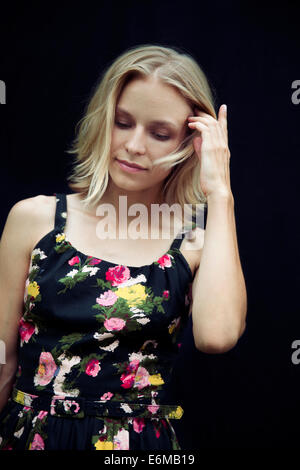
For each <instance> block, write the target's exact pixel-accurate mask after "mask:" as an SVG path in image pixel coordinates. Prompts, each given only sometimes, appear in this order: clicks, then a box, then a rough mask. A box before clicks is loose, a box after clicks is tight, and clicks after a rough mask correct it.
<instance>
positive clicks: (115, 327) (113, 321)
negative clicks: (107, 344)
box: [104, 317, 126, 331]
mask: <svg viewBox="0 0 300 470" xmlns="http://www.w3.org/2000/svg"><path fill="white" fill-rule="evenodd" d="M125 325H126V322H125V321H124V320H122V318H115V317H112V318H108V319H107V320H105V322H104V326H105V328H106V329H107V330H108V331H120V330H123V328H124V326H125Z"/></svg>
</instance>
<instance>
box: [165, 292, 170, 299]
mask: <svg viewBox="0 0 300 470" xmlns="http://www.w3.org/2000/svg"><path fill="white" fill-rule="evenodd" d="M169 293H170V291H168V290H164V291H163V297H164V298H165V299H168V298H169Z"/></svg>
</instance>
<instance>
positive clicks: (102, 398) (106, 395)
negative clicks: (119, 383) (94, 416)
mask: <svg viewBox="0 0 300 470" xmlns="http://www.w3.org/2000/svg"><path fill="white" fill-rule="evenodd" d="M113 395H114V394H113V393H110V392H106V393H104V394H103V395H102V397H101V398H100V400H102V401H108V400H110V399H111V397H113Z"/></svg>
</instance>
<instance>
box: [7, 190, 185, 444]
mask: <svg viewBox="0 0 300 470" xmlns="http://www.w3.org/2000/svg"><path fill="white" fill-rule="evenodd" d="M54 196H55V197H56V213H55V227H54V229H53V230H52V231H50V232H49V233H47V234H46V235H45V236H44V237H43V238H42V239H41V240H40V241H39V242H38V243H37V244H36V246H35V248H34V249H33V251H32V256H31V263H30V267H29V273H28V277H27V280H26V285H25V292H24V309H23V315H22V317H21V319H20V322H19V355H18V356H19V362H18V367H17V372H16V380H15V383H14V388H13V391H12V395H11V397H10V398H9V400H8V402H7V404H6V405H5V406H4V408H3V410H2V412H1V413H0V449H1V450H15V449H16V450H17V449H25V450H67V449H73V450H109V449H115V450H129V449H130V450H131V449H133V450H134V449H140V450H153V449H165V450H167V449H170V450H172V449H180V445H179V442H178V439H177V437H176V434H175V431H174V428H173V426H172V424H171V421H172V420H173V419H180V418H181V417H182V414H183V409H182V407H181V406H180V404H178V403H176V402H174V400H173V399H172V398H171V397H172V390H171V387H170V384H171V378H172V370H173V368H174V364H175V361H176V358H177V356H178V354H179V352H180V345H181V343H180V341H181V339H180V338H181V335H182V333H183V329H184V327H185V326H186V323H187V321H188V311H189V304H190V301H191V285H192V279H193V276H192V272H191V270H190V267H189V265H188V263H187V261H186V259H185V258H184V256H183V255H182V253H181V251H180V250H179V246H180V243H181V242H182V239H183V237H184V231H183V232H182V235H183V236H181V234H180V236H179V238H178V237H176V238H175V239H174V240H173V243H172V245H171V247H170V249H169V250H168V251H167V253H166V254H164V255H163V256H162V257H161V258H159V259H157V260H155V261H154V262H153V263H152V264H150V265H145V266H140V267H133V266H124V265H117V264H115V263H111V262H109V261H106V260H104V259H98V258H94V257H92V256H88V255H86V254H83V253H81V252H80V251H78V250H77V249H76V248H75V247H74V246H72V244H71V243H70V242H69V241H68V240H67V238H66V236H65V234H64V228H65V224H66V217H67V199H66V194H56V193H54Z"/></svg>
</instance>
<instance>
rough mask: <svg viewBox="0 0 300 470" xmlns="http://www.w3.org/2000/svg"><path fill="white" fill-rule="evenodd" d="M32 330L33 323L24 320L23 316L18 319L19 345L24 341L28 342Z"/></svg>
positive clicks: (33, 327) (33, 328) (33, 329)
mask: <svg viewBox="0 0 300 470" xmlns="http://www.w3.org/2000/svg"><path fill="white" fill-rule="evenodd" d="M34 331H35V325H33V324H32V323H29V322H27V321H25V320H24V318H23V317H22V318H21V320H20V321H19V335H20V338H21V346H23V343H24V342H25V343H28V341H29V340H30V338H31V336H32V335H33V333H34Z"/></svg>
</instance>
